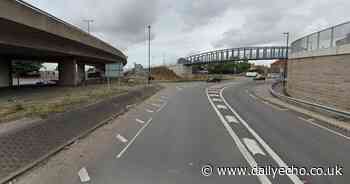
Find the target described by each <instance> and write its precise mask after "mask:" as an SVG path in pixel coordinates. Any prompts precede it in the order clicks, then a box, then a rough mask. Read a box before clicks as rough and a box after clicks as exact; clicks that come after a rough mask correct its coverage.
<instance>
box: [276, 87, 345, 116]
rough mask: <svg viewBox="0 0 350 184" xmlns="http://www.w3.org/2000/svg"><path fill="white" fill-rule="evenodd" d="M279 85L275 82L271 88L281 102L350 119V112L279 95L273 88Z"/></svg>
mask: <svg viewBox="0 0 350 184" xmlns="http://www.w3.org/2000/svg"><path fill="white" fill-rule="evenodd" d="M278 84H279V82H275V83H274V84H272V86H271V87H270V93H271V95H272V96H274V97H276V98H279V99H281V100H285V101H288V102H293V103H296V104H300V105H307V106H310V107H312V108H314V109H317V110H319V111H325V112H328V113H331V114H334V115H337V116H341V117H343V118H346V119H350V112H348V111H343V110H339V109H336V108H332V107H328V106H325V105H320V104H317V103H312V102H309V101H306V100H301V99H297V98H292V97H289V96H286V95H283V94H280V93H277V92H276V91H275V90H274V89H273V88H274V87H275V86H276V85H278Z"/></svg>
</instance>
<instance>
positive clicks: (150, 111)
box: [146, 109, 154, 113]
mask: <svg viewBox="0 0 350 184" xmlns="http://www.w3.org/2000/svg"><path fill="white" fill-rule="evenodd" d="M146 112H149V113H153V112H154V111H153V110H151V109H146Z"/></svg>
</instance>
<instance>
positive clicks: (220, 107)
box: [217, 105, 227, 109]
mask: <svg viewBox="0 0 350 184" xmlns="http://www.w3.org/2000/svg"><path fill="white" fill-rule="evenodd" d="M217 107H218V109H227V107H226V106H225V105H217Z"/></svg>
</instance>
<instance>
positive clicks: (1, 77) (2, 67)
mask: <svg viewBox="0 0 350 184" xmlns="http://www.w3.org/2000/svg"><path fill="white" fill-rule="evenodd" d="M11 83H12V79H11V77H10V60H5V59H1V58H0V88H1V87H8V86H9V85H10V84H11Z"/></svg>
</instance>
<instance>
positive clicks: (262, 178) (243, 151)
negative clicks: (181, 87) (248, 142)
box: [207, 93, 271, 184]
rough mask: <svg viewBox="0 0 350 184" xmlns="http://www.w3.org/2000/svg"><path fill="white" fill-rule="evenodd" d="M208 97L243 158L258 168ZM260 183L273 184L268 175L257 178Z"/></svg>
mask: <svg viewBox="0 0 350 184" xmlns="http://www.w3.org/2000/svg"><path fill="white" fill-rule="evenodd" d="M207 97H208V100H209V102H210V104H211V105H212V107H213V108H214V110H215V112H216V114H217V115H218V116H219V118H220V120H221V122H222V124H224V127H225V128H226V129H227V131H228V133H229V134H230V136H231V137H232V138H233V140H234V141H235V143H236V145H237V147H238V150H239V151H240V152H241V153H242V155H243V157H244V158H245V159H246V160H247V162H248V163H249V165H250V166H251V167H252V168H254V167H258V164H257V162H256V161H255V160H254V158H253V156H252V155H251V154H250V153H249V151H248V150H247V148H246V147H245V146H244V145H243V143H242V142H241V140H240V139H239V137H238V136H237V135H236V133H235V132H234V131H233V130H232V128H231V127H230V125H229V124H228V123H227V121H226V120H225V118H224V116H223V115H222V114H221V113H220V111H219V110H218V109H217V108H216V106H215V104H214V102H213V101H212V100H211V98H210V97H209V95H208V93H207ZM257 177H258V179H259V181H260V182H261V183H262V184H271V181H270V180H269V178H268V177H267V176H266V175H258V176H257Z"/></svg>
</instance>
